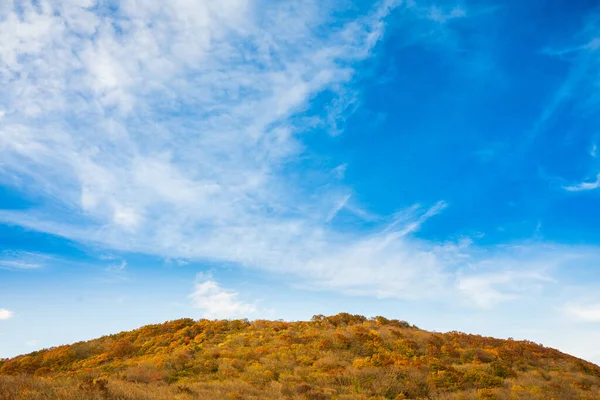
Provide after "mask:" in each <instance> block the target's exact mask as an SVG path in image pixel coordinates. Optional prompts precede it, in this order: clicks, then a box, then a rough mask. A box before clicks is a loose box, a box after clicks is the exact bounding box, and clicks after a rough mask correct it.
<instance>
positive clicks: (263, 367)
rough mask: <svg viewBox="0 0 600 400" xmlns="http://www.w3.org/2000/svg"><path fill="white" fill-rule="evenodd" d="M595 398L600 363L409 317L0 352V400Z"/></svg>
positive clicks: (174, 327)
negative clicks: (440, 329) (432, 328)
mask: <svg viewBox="0 0 600 400" xmlns="http://www.w3.org/2000/svg"><path fill="white" fill-rule="evenodd" d="M419 398H420V399H599V398H600V367H598V366H596V365H594V364H591V363H588V362H586V361H583V360H580V359H577V358H575V357H572V356H569V355H566V354H563V353H561V352H559V351H557V350H554V349H550V348H547V347H543V346H541V345H538V344H535V343H532V342H529V341H515V340H500V339H494V338H489V337H482V336H477V335H468V334H464V333H459V332H449V333H444V334H442V333H433V332H427V331H424V330H420V329H418V328H416V327H414V326H411V325H409V324H408V323H406V322H403V321H398V320H388V319H386V318H383V317H376V318H371V319H367V318H365V317H363V316H360V315H350V314H345V313H342V314H338V315H335V316H330V317H325V316H322V315H318V316H315V317H313V318H312V320H311V321H308V322H283V321H264V320H257V321H253V322H249V321H246V320H233V321H209V320H200V321H194V320H192V319H182V320H177V321H171V322H167V323H164V324H159V325H149V326H145V327H142V328H140V329H137V330H134V331H131V332H122V333H119V334H116V335H111V336H106V337H102V338H100V339H96V340H92V341H88V342H80V343H75V344H72V345H69V346H60V347H55V348H51V349H47V350H42V351H38V352H34V353H31V354H28V355H24V356H19V357H16V358H13V359H9V360H1V361H0V400H13V399H19V400H28V399H36V400H38V399H57V400H58V399H61V400H73V399H104V400H138V399H139V400H142V399H144V400H152V399H182V400H183V399H308V400H325V399H340V400H342V399H347V400H349V399H419Z"/></svg>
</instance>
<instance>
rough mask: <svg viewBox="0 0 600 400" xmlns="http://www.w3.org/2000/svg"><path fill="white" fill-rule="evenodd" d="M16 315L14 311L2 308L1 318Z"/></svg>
mask: <svg viewBox="0 0 600 400" xmlns="http://www.w3.org/2000/svg"><path fill="white" fill-rule="evenodd" d="M13 315H14V313H13V312H12V311H9V310H7V309H5V308H0V320H5V319H9V318H11V317H12V316H13Z"/></svg>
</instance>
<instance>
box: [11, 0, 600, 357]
mask: <svg viewBox="0 0 600 400" xmlns="http://www.w3.org/2000/svg"><path fill="white" fill-rule="evenodd" d="M599 24H600V9H599V8H597V6H596V5H595V2H593V1H579V2H576V4H574V3H573V2H568V1H554V2H551V3H548V2H542V1H527V2H523V1H504V2H491V1H490V2H474V1H473V2H469V1H462V2H455V1H417V0H409V1H400V0H397V1H393V0H390V1H382V2H370V1H364V2H363V1H352V2H351V1H348V2H344V1H301V2H293V1H285V0H284V1H266V0H219V1H213V0H176V1H171V2H168V4H163V2H158V1H153V0H149V1H144V2H135V1H132V0H122V1H94V0H63V1H60V2H55V1H47V0H37V1H25V0H23V1H13V2H4V3H3V4H2V5H0V43H2V44H1V45H0V80H1V82H2V90H1V91H0V357H10V356H14V355H16V354H21V353H25V352H29V351H33V350H36V349H39V348H44V347H49V346H54V345H59V344H64V343H70V342H73V341H78V340H84V339H91V338H94V337H97V336H100V335H103V334H109V333H115V332H119V331H122V330H127V329H134V328H136V327H139V326H141V325H144V324H148V323H157V322H162V321H165V320H170V319H175V318H180V317H193V318H202V317H206V318H250V319H255V318H275V319H279V318H283V319H288V320H296V319H308V318H310V317H311V316H312V315H314V314H333V313H337V312H341V311H345V312H352V313H360V314H364V315H368V316H374V315H385V316H387V317H394V318H400V319H404V320H407V321H409V322H411V323H413V324H416V325H418V326H420V327H422V328H425V329H429V330H436V331H448V330H460V331H466V332H472V333H481V334H485V335H493V336H497V337H514V338H522V339H525V338H526V339H529V340H533V341H536V342H541V343H543V344H544V345H547V346H552V347H556V348H559V349H560V350H562V351H565V352H568V353H571V354H574V355H577V356H579V357H582V358H585V359H588V360H591V361H595V362H600V353H599V352H598V350H595V349H597V346H596V344H597V343H598V341H599V340H600V295H599V293H600V230H598V229H597V226H598V222H599V221H600V208H598V204H599V203H598V201H599V200H600V149H599V148H598V147H599V146H600V131H599V130H598V127H599V124H598V122H599V117H600V114H599V113H598V105H599V104H598V103H599V102H600V96H599V93H600V92H599V90H600V88H599V85H600V36H598V35H597V32H598V25H599Z"/></svg>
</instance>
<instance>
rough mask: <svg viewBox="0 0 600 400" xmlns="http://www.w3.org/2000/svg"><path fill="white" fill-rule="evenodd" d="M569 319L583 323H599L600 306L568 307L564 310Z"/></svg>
mask: <svg viewBox="0 0 600 400" xmlns="http://www.w3.org/2000/svg"><path fill="white" fill-rule="evenodd" d="M564 310H565V312H566V313H567V314H569V315H570V316H571V317H573V318H575V319H577V320H580V321H583V322H600V304H588V305H570V306H567V307H565V308H564Z"/></svg>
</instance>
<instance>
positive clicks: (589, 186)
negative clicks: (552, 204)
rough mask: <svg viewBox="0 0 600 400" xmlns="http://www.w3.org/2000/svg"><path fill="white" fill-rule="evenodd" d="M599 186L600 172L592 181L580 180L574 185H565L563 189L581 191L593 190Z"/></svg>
mask: <svg viewBox="0 0 600 400" xmlns="http://www.w3.org/2000/svg"><path fill="white" fill-rule="evenodd" d="M599 187H600V174H598V176H596V180H595V181H594V182H581V183H578V184H576V185H571V186H565V187H564V189H565V190H566V191H569V192H581V191H585V190H594V189H598V188H599Z"/></svg>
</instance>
